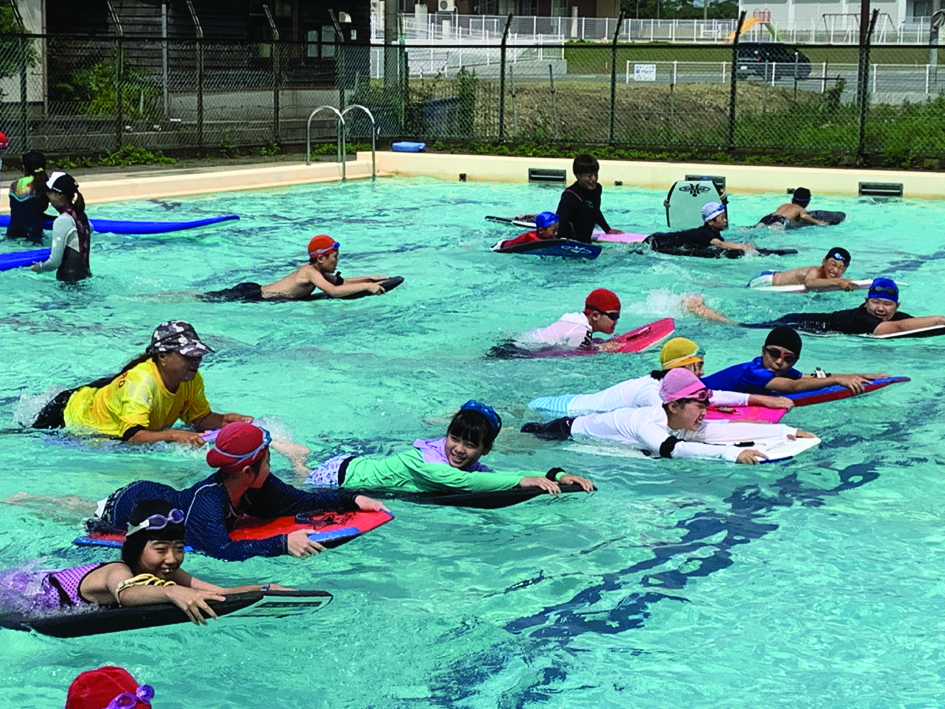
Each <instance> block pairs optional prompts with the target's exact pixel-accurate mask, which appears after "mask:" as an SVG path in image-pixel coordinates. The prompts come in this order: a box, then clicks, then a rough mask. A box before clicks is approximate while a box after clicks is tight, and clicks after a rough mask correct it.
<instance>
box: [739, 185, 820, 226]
mask: <svg viewBox="0 0 945 709" xmlns="http://www.w3.org/2000/svg"><path fill="white" fill-rule="evenodd" d="M809 204H810V190H809V189H807V188H806V187H798V188H797V189H796V190H794V194H793V195H791V201H790V202H786V203H785V204H782V205H781V206H780V207H778V208H777V209H776V210H775V211H773V212H772V213H771V214H767V215H765V216H763V217H762V218H761V221H759V222H758V224H756V225H755V226H786V225H788V224H792V225H798V226H802V225H804V224H816V225H817V226H827V222H825V221H823V220H821V219H817V218H816V217H814V216H813V215H811V214H810V213H809V212H808V211H807V205H809Z"/></svg>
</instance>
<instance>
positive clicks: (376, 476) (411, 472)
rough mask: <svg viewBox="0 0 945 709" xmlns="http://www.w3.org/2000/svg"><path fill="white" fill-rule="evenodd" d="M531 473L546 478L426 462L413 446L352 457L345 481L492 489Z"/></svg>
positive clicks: (400, 488) (408, 488)
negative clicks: (379, 453) (390, 453)
mask: <svg viewBox="0 0 945 709" xmlns="http://www.w3.org/2000/svg"><path fill="white" fill-rule="evenodd" d="M559 475H561V473H559ZM528 477H540V478H543V477H545V474H544V473H538V472H524V473H497V472H489V473H480V472H470V471H466V470H460V469H459V468H454V467H453V466H451V465H449V464H447V463H427V462H426V461H425V460H424V459H423V455H422V453H421V452H420V451H419V450H417V449H416V448H411V449H410V450H409V451H404V452H403V453H395V454H394V455H390V456H385V457H379V456H362V457H358V458H353V459H352V460H351V462H349V463H348V468H347V470H346V471H345V480H344V483H343V484H344V486H345V487H347V488H363V489H372V490H380V489H384V490H396V491H397V492H453V491H456V490H462V491H465V492H493V491H496V490H510V489H512V488H513V487H518V484H519V482H520V481H521V480H522V478H528Z"/></svg>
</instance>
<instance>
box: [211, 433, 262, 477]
mask: <svg viewBox="0 0 945 709" xmlns="http://www.w3.org/2000/svg"><path fill="white" fill-rule="evenodd" d="M259 430H260V431H262V437H263V439H262V443H260V444H259V445H258V446H256V448H254V449H253V450H251V451H250V452H249V453H243V454H237V453H229V452H227V451H225V450H223V449H222V448H220V446H216V452H217V454H218V455H222V456H225V457H227V458H229V460H228V461H227V462H226V466H227V468H230V467H232V466H234V465H238V464H239V463H245V462H246V461H247V460H253V458H255V457H256V456H257V455H259V453H260V452H261V451H263V450H265V449H266V446H268V445H269V444H270V443H272V436H270V435H269V431H267V430H266V429H264V428H260V429H259Z"/></svg>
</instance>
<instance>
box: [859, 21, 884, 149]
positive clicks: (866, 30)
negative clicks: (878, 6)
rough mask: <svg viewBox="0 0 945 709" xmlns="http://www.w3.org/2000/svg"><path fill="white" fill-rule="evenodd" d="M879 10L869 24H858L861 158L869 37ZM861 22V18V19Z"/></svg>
mask: <svg viewBox="0 0 945 709" xmlns="http://www.w3.org/2000/svg"><path fill="white" fill-rule="evenodd" d="M878 17H879V10H873V16H872V17H871V18H870V21H869V25H868V26H864V25H863V24H861V25H860V63H859V67H858V73H857V82H856V83H857V86H856V91H857V100H858V101H859V104H860V137H859V140H858V142H857V147H856V154H857V156H858V157H860V158H861V159H862V158H864V157H865V156H866V114H867V109H868V106H869V74H870V39H871V38H872V36H873V30H874V29H875V28H876V19H877V18H878ZM861 22H862V20H861Z"/></svg>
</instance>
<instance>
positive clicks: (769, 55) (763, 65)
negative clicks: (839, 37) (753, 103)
mask: <svg viewBox="0 0 945 709" xmlns="http://www.w3.org/2000/svg"><path fill="white" fill-rule="evenodd" d="M735 71H736V76H737V77H738V78H739V79H747V78H748V77H749V76H760V77H762V78H763V79H764V80H765V81H771V80H772V79H773V80H777V79H781V78H785V79H795V78H796V79H806V78H807V77H808V76H810V59H808V58H807V57H806V56H805V55H804V53H803V52H802V51H800V50H799V49H798V48H797V47H792V46H791V45H789V44H780V43H778V42H746V43H745V44H739V45H738V65H737V67H736V70H735Z"/></svg>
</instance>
